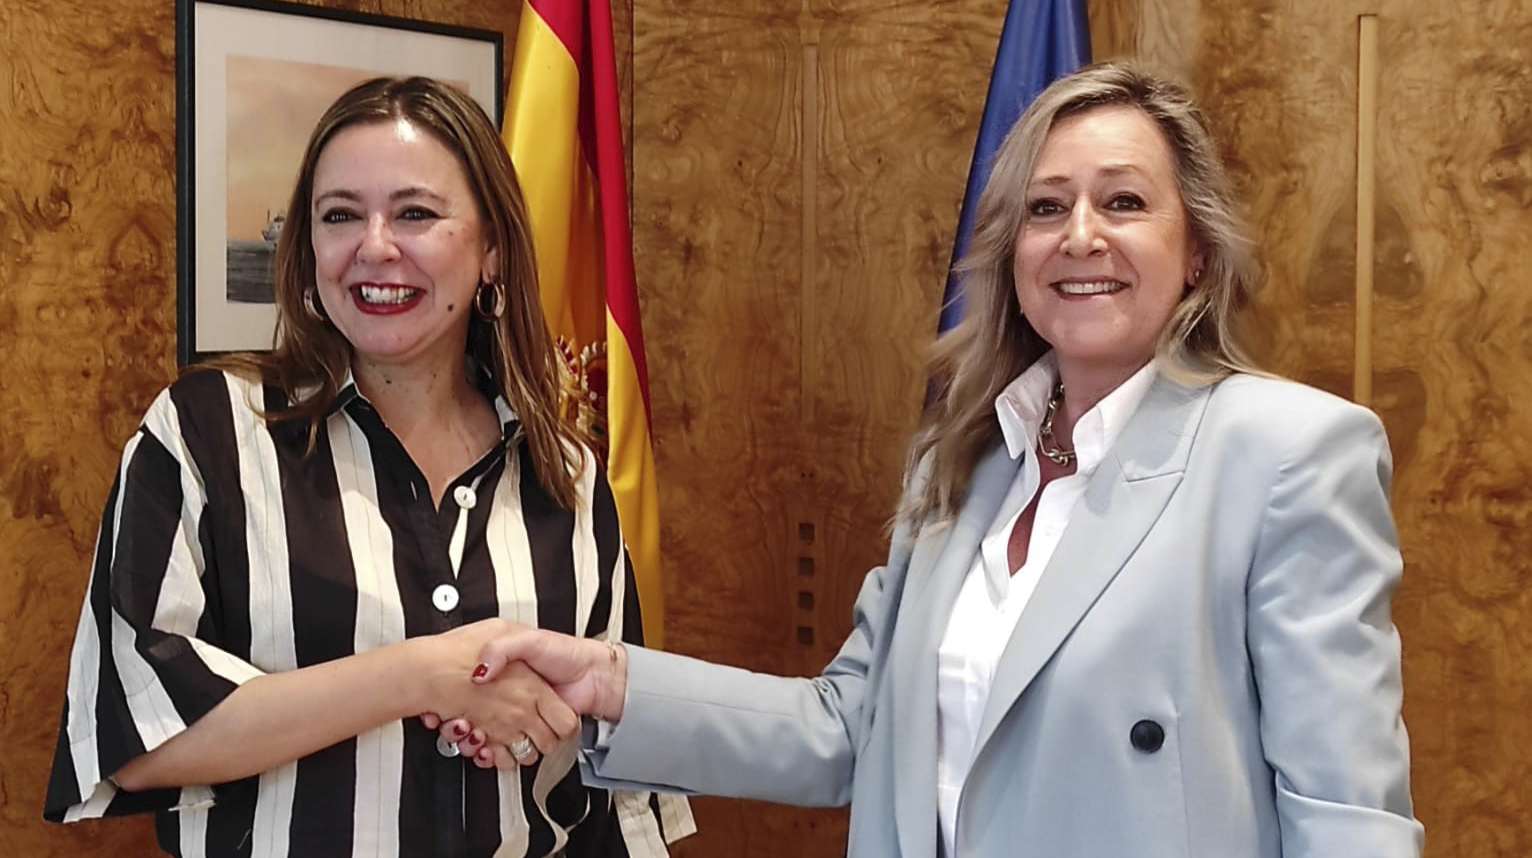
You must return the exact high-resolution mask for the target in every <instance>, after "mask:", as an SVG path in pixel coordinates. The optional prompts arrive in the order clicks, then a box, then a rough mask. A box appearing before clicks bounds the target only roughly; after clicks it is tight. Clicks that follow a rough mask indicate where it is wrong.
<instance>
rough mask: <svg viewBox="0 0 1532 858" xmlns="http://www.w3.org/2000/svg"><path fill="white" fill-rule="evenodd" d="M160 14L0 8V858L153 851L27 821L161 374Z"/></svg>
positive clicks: (94, 7) (135, 837)
mask: <svg viewBox="0 0 1532 858" xmlns="http://www.w3.org/2000/svg"><path fill="white" fill-rule="evenodd" d="M329 5H333V6H344V7H346V8H351V9H361V10H364V11H372V12H383V13H386V14H393V15H404V16H409V17H417V18H427V19H435V20H440V21H446V22H449V23H455V24H463V25H469V26H476V27H484V28H487V29H501V30H503V31H504V32H505V34H506V41H507V49H508V50H509V45H510V42H511V41H512V40H513V39H514V38H515V32H516V18H517V15H518V13H519V9H520V3H519V2H518V0H493V2H487V3H486V2H479V0H394V1H393V2H365V3H362V2H334V3H330V4H329ZM174 8H175V4H174V3H170V2H164V0H119V2H106V0H84V2H81V3H76V4H73V5H71V6H70V7H69V11H68V13H67V14H64V13H61V12H60V9H59V7H58V5H57V4H54V3H48V2H43V0H12V2H7V3H4V4H0V40H3V41H0V284H3V288H0V363H3V365H4V366H5V372H4V373H0V414H3V415H4V417H5V419H4V420H0V452H3V455H0V570H3V573H4V574H3V575H0V640H4V641H5V642H6V646H5V647H4V648H3V649H0V747H4V748H5V751H4V753H0V855H7V856H23V858H47V856H65V855H70V856H73V855H149V854H158V849H157V847H154V846H153V845H152V844H153V835H152V832H151V824H150V820H149V818H148V817H135V818H129V819H118V820H106V821H101V822H92V823H84V824H79V825H72V826H56V825H51V824H48V823H44V822H43V821H42V819H41V813H42V803H43V789H44V787H45V784H46V778H47V774H48V769H49V766H50V764H51V761H52V754H53V746H54V736H55V734H56V731H57V729H58V718H59V711H60V706H61V704H62V702H63V688H64V677H65V673H66V670H67V662H68V654H69V646H70V642H71V640H72V637H73V632H74V626H75V621H76V619H77V618H78V616H79V612H80V604H81V598H82V596H83V593H84V589H85V583H86V577H87V574H88V566H89V556H90V552H91V550H92V547H93V545H94V542H95V535H96V526H97V523H98V521H99V519H100V515H101V508H102V505H103V504H104V503H105V500H106V495H107V490H108V487H109V486H110V484H111V482H112V478H113V476H114V473H115V470H116V466H117V459H118V456H119V454H120V451H121V449H122V445H123V443H124V442H125V441H126V440H127V439H128V436H129V435H130V434H131V433H132V431H133V429H134V427H135V426H136V424H137V422H138V419H139V416H140V415H141V414H142V413H143V410H144V409H145V408H146V407H147V406H148V404H149V400H150V399H151V397H152V396H153V395H154V393H155V392H156V391H157V390H158V389H159V388H160V387H161V386H163V385H164V384H165V383H167V382H168V381H169V380H170V379H171V378H173V377H174V374H175V370H176V366H175V320H176V297H175V217H176V209H175V186H174V177H175V163H176V162H175V129H176V125H175V20H174ZM61 15H64V17H63V18H61V17H60V16H61ZM507 70H509V53H507Z"/></svg>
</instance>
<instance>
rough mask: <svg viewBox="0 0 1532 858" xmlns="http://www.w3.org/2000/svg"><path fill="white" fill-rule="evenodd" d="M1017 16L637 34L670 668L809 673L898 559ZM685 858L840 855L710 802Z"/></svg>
mask: <svg viewBox="0 0 1532 858" xmlns="http://www.w3.org/2000/svg"><path fill="white" fill-rule="evenodd" d="M1004 10H1005V3H1004V0H993V2H986V3H975V2H954V0H948V2H934V3H933V2H912V1H911V0H907V2H872V0H844V2H805V3H801V4H797V3H794V4H783V3H779V2H769V0H747V2H739V3H734V4H729V5H728V6H720V5H719V4H705V3H700V2H686V0H666V1H665V2H639V3H637V4H636V6H635V10H634V27H635V30H634V34H635V37H634V80H635V95H634V98H635V103H634V147H633V160H634V174H635V176H634V201H633V204H634V211H635V225H634V229H635V241H636V244H637V250H638V272H639V282H640V285H641V293H642V295H643V300H644V304H643V309H644V323H645V335H646V337H647V340H648V347H649V362H650V364H649V365H650V372H651V384H652V393H653V400H654V426H655V443H656V455H657V460H658V461H657V465H658V470H659V478H660V492H661V503H662V511H663V514H664V525H663V526H664V530H663V534H662V537H663V546H664V551H665V561H666V570H667V630H666V634H667V640H668V642H669V645H670V647H671V648H672V649H676V650H680V651H683V652H688V653H692V654H697V655H702V656H705V657H708V658H712V659H717V660H721V661H725V662H729V663H733V664H738V665H742V666H746V667H750V668H755V669H762V670H769V671H776V672H788V673H814V672H817V671H818V670H819V669H820V668H821V667H822V666H823V665H824V663H825V662H826V661H827V660H828V659H829V658H830V657H831V656H832V655H833V653H834V651H835V650H836V649H837V648H838V646H839V644H840V642H841V640H842V639H843V638H844V636H845V634H846V632H847V631H848V629H849V626H850V607H851V603H852V601H853V600H854V598H855V595H856V591H857V589H858V588H859V586H860V584H861V580H862V577H863V575H864V573H865V572H866V571H867V570H868V569H869V568H871V567H872V566H873V565H875V564H876V563H878V562H880V560H881V555H882V553H883V551H884V550H885V547H886V538H885V536H884V535H883V531H882V528H883V525H884V521H885V519H886V518H887V516H888V515H889V513H890V512H891V511H892V508H893V505H894V502H895V499H896V496H897V492H898V480H899V474H900V472H901V469H902V464H903V457H904V452H905V447H906V443H907V440H908V437H907V436H908V433H909V432H910V430H911V429H912V428H913V424H914V420H915V417H916V415H917V412H918V409H919V402H920V397H921V394H922V390H923V379H922V371H921V365H922V362H923V349H924V348H925V346H926V345H927V344H928V343H929V342H930V340H931V338H932V337H933V335H934V333H935V330H934V328H935V320H936V310H937V305H938V303H939V301H940V296H941V290H942V284H943V282H944V277H943V271H944V270H945V266H946V264H947V261H948V254H949V253H950V244H951V235H952V230H953V227H954V224H955V222H956V219H957V209H958V205H959V202H960V200H961V196H962V188H963V184H964V181H965V179H966V175H967V171H968V161H969V157H970V155H971V153H972V147H973V138H974V134H975V131H976V129H977V126H978V118H979V112H980V109H981V107H982V104H983V99H984V91H985V88H986V86H987V83H988V77H989V70H990V64H991V62H992V59H993V55H994V46H995V40H996V38H997V37H998V34H999V27H1000V23H1001V20H1002V18H1003V15H1004ZM694 807H695V808H696V811H697V817H698V824H699V827H700V829H701V833H700V834H699V835H698V836H697V837H696V838H694V839H693V840H692V841H688V842H687V843H686V844H685V846H684V847H683V848H682V849H681V850H680V854H682V855H687V856H692V855H696V856H700V855H714V854H723V853H725V852H726V851H727V852H729V853H732V854H740V855H747V856H767V855H793V856H800V855H826V856H828V855H838V854H842V852H843V850H844V848H845V840H844V838H845V816H844V812H842V811H835V812H816V811H806V810H801V809H789V808H777V807H770V806H767V805H762V804H755V803H748V802H735V801H723V800H716V799H699V800H697V801H695V802H694Z"/></svg>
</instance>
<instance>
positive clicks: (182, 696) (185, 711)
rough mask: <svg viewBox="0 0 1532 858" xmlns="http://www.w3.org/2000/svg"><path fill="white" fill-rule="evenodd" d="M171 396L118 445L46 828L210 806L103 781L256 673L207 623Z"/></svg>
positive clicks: (198, 511)
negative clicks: (226, 647)
mask: <svg viewBox="0 0 1532 858" xmlns="http://www.w3.org/2000/svg"><path fill="white" fill-rule="evenodd" d="M209 375H215V374H209ZM175 399H176V398H175V397H174V396H173V395H172V391H171V390H167V391H165V392H164V393H162V394H161V395H160V396H159V398H158V399H156V400H155V402H154V404H153V405H152V406H151V407H150V409H149V412H148V413H147V414H146V416H145V417H144V421H143V424H142V425H141V426H140V427H139V430H138V432H137V433H136V434H134V436H133V437H132V438H131V439H130V440H129V441H128V443H127V445H126V448H125V450H124V451H123V456H122V463H121V466H120V469H119V471H118V474H117V478H116V480H115V482H114V484H113V486H112V490H111V494H110V497H109V498H108V501H107V504H106V511H105V513H104V514H103V516H102V519H101V526H100V531H99V534H98V536H97V541H96V550H95V557H94V561H93V563H92V566H91V573H90V583H89V586H88V589H87V591H86V594H85V604H84V607H83V608H82V610H81V612H80V622H79V626H78V628H77V629H76V631H75V637H74V643H73V647H72V649H71V652H70V659H69V679H68V685H67V690H66V696H65V701H64V712H63V716H62V719H61V724H60V729H59V739H58V746H57V750H56V752H55V756H54V762H53V773H52V776H51V778H50V780H49V784H48V793H47V798H46V801H45V806H44V811H43V815H44V816H45V817H46V818H47V819H50V820H53V821H55V822H73V821H76V820H79V819H87V818H92V817H99V816H104V815H108V814H122V813H135V812H141V811H148V810H160V809H167V808H190V807H199V806H205V805H207V804H210V803H211V802H212V801H213V799H214V790H213V788H212V787H209V786H188V787H184V788H168V789H156V790H146V791H143V792H140V793H128V792H126V791H122V790H119V789H118V787H117V786H116V785H115V784H114V783H113V782H112V781H111V780H110V778H111V775H112V774H113V773H114V772H116V771H117V770H118V769H120V768H122V766H123V765H125V764H126V763H127V762H128V761H130V760H132V759H133V758H135V757H137V756H139V755H140V754H143V753H146V752H148V751H151V750H153V749H155V748H157V747H159V746H160V745H161V744H163V743H164V742H165V741H166V740H168V739H170V738H171V737H173V736H175V735H176V734H178V733H180V732H181V731H182V730H185V729H186V728H187V726H188V725H190V724H191V723H193V722H195V721H196V720H197V719H198V718H201V717H202V716H203V715H204V714H206V713H207V712H208V711H209V710H211V709H212V708H213V707H214V706H215V705H217V704H218V703H219V702H220V701H221V700H223V699H224V698H225V697H227V696H228V695H229V694H230V693H231V692H232V691H233V690H234V689H235V688H236V687H238V686H239V685H240V684H241V683H243V682H245V681H247V680H249V679H251V678H253V677H255V676H258V675H259V674H260V673H261V671H259V670H258V669H257V668H255V667H254V666H252V665H251V664H250V663H249V662H247V661H246V660H244V659H241V658H238V657H236V656H234V655H232V654H230V653H228V652H226V651H225V650H223V649H222V648H220V645H219V642H218V640H217V636H218V635H217V631H216V629H217V624H216V623H214V622H212V621H211V619H210V616H209V612H208V602H209V596H210V594H216V593H217V582H216V580H215V570H210V569H209V568H208V566H209V561H208V557H209V555H210V553H211V547H210V543H209V540H210V539H211V536H210V535H209V534H207V533H205V532H204V527H203V521H202V519H203V513H204V511H205V510H206V507H207V493H206V491H205V487H204V485H203V482H202V478H201V475H200V473H199V470H198V468H197V467H196V464H195V462H194V461H193V459H192V457H191V456H190V455H189V453H188V451H187V445H186V442H185V435H184V433H183V417H182V415H180V414H178V409H177V406H176V401H175Z"/></svg>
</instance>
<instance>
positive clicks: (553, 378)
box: [213, 77, 586, 508]
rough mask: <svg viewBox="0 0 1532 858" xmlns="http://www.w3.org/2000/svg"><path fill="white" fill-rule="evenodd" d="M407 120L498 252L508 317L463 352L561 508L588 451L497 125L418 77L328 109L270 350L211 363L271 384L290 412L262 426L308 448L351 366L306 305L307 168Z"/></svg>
mask: <svg viewBox="0 0 1532 858" xmlns="http://www.w3.org/2000/svg"><path fill="white" fill-rule="evenodd" d="M401 119H403V120H405V121H407V122H409V123H410V124H411V125H414V126H415V127H416V128H419V129H422V130H424V131H427V132H429V133H430V134H432V135H433V136H434V137H435V138H436V139H437V140H438V141H439V142H440V143H441V144H442V145H444V146H446V147H447V149H448V151H450V152H452V153H453V154H454V155H456V156H457V158H458V161H459V162H460V163H461V164H462V166H463V172H464V173H465V175H466V176H467V178H468V185H469V187H470V188H471V189H472V191H473V195H474V197H475V199H476V200H477V201H478V204H479V210H480V214H481V217H482V220H483V224H484V230H485V237H486V240H487V244H488V245H489V246H490V247H494V248H498V249H499V251H500V252H499V254H498V257H499V264H500V270H499V272H498V275H497V278H496V280H497V282H499V283H502V284H504V286H505V307H504V312H503V313H501V314H500V316H499V317H498V318H496V319H493V320H490V319H485V318H484V317H482V316H479V315H478V314H477V313H475V314H474V315H473V317H472V318H473V322H472V323H471V325H470V330H469V335H468V346H467V351H468V354H469V355H471V356H472V357H473V358H475V359H477V360H478V362H479V364H480V365H482V366H483V367H485V368H486V369H487V370H488V371H489V373H490V375H491V377H492V378H493V380H494V383H495V385H496V386H497V387H498V388H499V390H500V391H501V392H502V393H503V394H504V395H505V398H506V401H507V402H509V403H510V406H511V408H512V409H514V410H515V412H516V416H517V418H518V419H519V420H520V421H521V426H522V431H523V432H524V433H525V435H526V439H527V443H528V445H529V446H530V448H531V453H532V463H533V467H534V469H535V470H536V472H537V478H538V481H539V482H541V483H542V485H543V487H544V488H545V489H547V490H548V491H549V493H551V494H552V495H553V496H554V497H555V498H557V499H558V500H559V502H560V503H562V504H563V505H564V506H565V507H568V508H573V507H574V505H575V503H576V472H577V470H578V469H579V468H580V467H582V466H583V456H584V455H586V453H585V450H586V447H585V446H584V445H583V443H582V441H583V440H584V439H582V438H581V436H580V434H579V433H578V431H577V430H576V429H575V428H574V427H573V426H571V425H570V423H569V422H567V421H565V420H564V419H562V417H561V412H560V394H559V371H560V361H559V357H558V351H557V349H556V348H555V346H554V343H553V339H552V337H551V335H550V334H549V332H548V327H547V324H546V322H545V321H544V319H543V311H542V304H541V302H540V294H539V289H538V282H537V265H536V261H535V259H534V256H533V246H532V233H531V230H530V227H529V224H528V217H527V211H526V204H525V202H524V201H523V198H522V195H521V186H520V185H519V184H518V183H517V181H516V173H515V170H514V169H513V168H512V166H511V159H510V156H509V155H508V154H507V153H506V149H505V145H504V144H503V143H502V142H501V140H500V135H499V134H498V133H496V131H495V126H494V122H492V121H491V120H490V118H489V116H488V115H486V114H485V112H484V110H483V108H481V107H480V106H479V104H478V102H476V101H474V100H473V99H472V98H469V97H468V96H467V95H465V94H463V93H462V92H460V91H459V90H457V89H456V88H454V87H452V86H449V85H447V84H445V83H442V82H440V81H436V80H432V79H430V78H424V77H408V78H387V77H380V78H374V79H372V80H368V81H364V82H363V83H360V84H357V85H356V86H354V87H352V88H351V89H350V90H348V91H347V92H346V93H345V94H343V95H341V96H340V98H338V99H336V100H335V103H334V104H331V105H330V107H329V109H328V110H326V111H325V113H324V115H323V116H321V117H320V119H319V124H318V125H317V126H315V128H314V133H313V134H312V136H310V137H309V142H308V147H307V148H306V149H305V150H304V153H303V161H302V164H301V165H300V166H299V168H298V180H297V183H296V184H295V185H294V187H293V193H292V198H291V200H290V201H289V203H288V206H287V222H286V224H285V225H284V227H283V229H282V234H281V236H280V237H279V238H278V240H277V254H276V305H277V329H276V334H275V339H274V345H273V348H272V350H271V352H269V353H265V354H240V355H232V356H229V357H226V358H223V359H221V360H218V361H216V362H214V364H213V365H215V366H221V367H222V368H225V369H229V370H231V371H234V372H239V373H241V374H244V375H246V376H255V377H259V378H262V379H266V380H269V381H271V382H274V383H275V384H276V385H277V386H278V387H280V388H281V389H282V390H283V391H284V392H286V394H287V396H288V398H289V400H290V404H289V405H288V406H287V407H285V408H282V409H279V410H274V411H271V412H269V413H267V414H266V418H267V419H268V420H273V421H275V420H284V421H286V420H296V421H302V422H304V423H306V424H307V425H308V429H309V437H310V443H311V444H312V442H313V439H314V438H315V437H317V432H318V428H319V422H320V421H321V420H323V419H324V414H325V411H326V410H327V409H328V408H329V406H330V404H331V403H332V402H333V401H334V399H335V396H336V395H337V394H338V393H339V392H340V386H341V384H342V383H343V382H344V380H345V378H346V374H347V372H348V370H349V369H350V367H351V360H352V347H351V343H350V342H348V341H347V340H346V338H345V337H344V336H342V335H341V333H340V332H339V331H338V330H336V329H335V326H334V325H332V324H330V323H329V322H328V321H327V320H325V319H321V318H319V317H317V316H315V315H313V314H312V313H309V312H307V311H306V309H305V303H304V302H305V300H306V295H307V293H308V292H309V291H310V290H313V289H315V288H316V284H315V280H314V266H315V260H314V247H313V244H312V242H311V239H310V235H309V233H310V230H311V228H312V226H313V214H312V197H313V193H314V169H315V165H316V164H317V163H318V161H319V155H320V153H321V152H323V151H324V148H325V146H326V145H327V144H328V143H329V142H330V140H332V139H333V138H334V137H335V135H336V134H337V133H339V132H340V131H342V130H344V129H346V128H350V127H352V126H356V125H364V124H371V123H381V122H393V121H398V120H401Z"/></svg>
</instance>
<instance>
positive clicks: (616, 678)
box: [473, 626, 628, 723]
mask: <svg viewBox="0 0 1532 858" xmlns="http://www.w3.org/2000/svg"><path fill="white" fill-rule="evenodd" d="M518 662H520V663H523V664H525V665H526V666H528V667H530V668H531V669H532V670H535V671H537V673H538V675H539V676H541V677H542V678H543V679H545V680H547V681H548V684H549V685H551V686H552V687H553V690H554V691H555V692H557V693H558V695H559V697H560V698H562V699H563V701H564V702H565V703H567V704H568V705H569V707H570V708H572V709H573V710H574V711H576V712H578V713H579V714H581V715H591V716H594V717H596V718H599V719H601V720H603V721H608V722H611V723H616V722H618V721H620V720H622V708H623V703H624V701H625V700H626V699H627V693H628V653H627V650H626V649H625V648H624V647H623V646H622V645H621V644H617V643H609V642H606V641H600V640H595V639H593V638H577V637H572V636H570V635H565V634H559V633H557V632H550V631H547V630H545V629H534V628H528V627H525V626H522V627H519V628H516V629H512V630H511V631H509V632H507V633H505V634H501V635H497V636H495V637H493V638H492V639H491V640H489V641H488V642H487V643H485V644H484V647H483V648H482V649H481V650H480V652H479V664H478V665H477V666H476V667H475V668H474V670H473V681H474V682H475V683H477V684H480V685H484V684H490V683H493V682H495V681H496V680H497V679H498V678H499V677H500V676H501V675H502V674H503V673H505V672H506V671H507V670H509V669H511V668H512V667H513V666H514V665H515V664H516V663H518Z"/></svg>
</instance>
